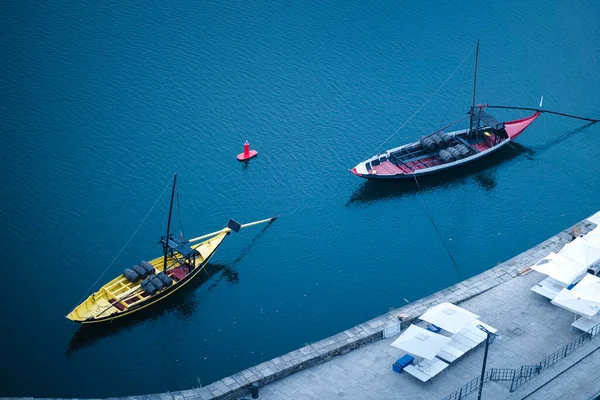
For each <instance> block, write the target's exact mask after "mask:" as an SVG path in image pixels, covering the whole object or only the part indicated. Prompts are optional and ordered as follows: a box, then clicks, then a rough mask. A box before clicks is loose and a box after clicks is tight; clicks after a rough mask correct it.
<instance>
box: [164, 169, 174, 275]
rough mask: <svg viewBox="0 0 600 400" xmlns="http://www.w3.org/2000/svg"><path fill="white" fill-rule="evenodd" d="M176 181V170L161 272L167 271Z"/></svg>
mask: <svg viewBox="0 0 600 400" xmlns="http://www.w3.org/2000/svg"><path fill="white" fill-rule="evenodd" d="M176 183H177V172H175V174H174V175H173V189H172V190H171V205H170V206H169V221H168V222H167V236H165V242H164V243H163V251H164V253H165V258H164V263H163V272H167V250H168V249H169V234H170V231H171V214H172V213H173V198H174V197H175V184H176Z"/></svg>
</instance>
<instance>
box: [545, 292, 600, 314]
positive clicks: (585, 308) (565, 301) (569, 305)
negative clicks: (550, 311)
mask: <svg viewBox="0 0 600 400" xmlns="http://www.w3.org/2000/svg"><path fill="white" fill-rule="evenodd" d="M552 304H554V305H557V306H559V307H561V308H564V309H565V310H569V311H571V312H574V313H575V314H579V315H585V316H586V317H589V318H592V317H594V316H595V315H596V314H597V313H598V310H600V303H599V302H595V301H590V300H586V299H583V298H581V297H580V296H578V295H577V293H576V292H574V291H573V290H567V289H563V290H561V291H560V292H559V293H558V294H557V295H556V297H554V299H552Z"/></svg>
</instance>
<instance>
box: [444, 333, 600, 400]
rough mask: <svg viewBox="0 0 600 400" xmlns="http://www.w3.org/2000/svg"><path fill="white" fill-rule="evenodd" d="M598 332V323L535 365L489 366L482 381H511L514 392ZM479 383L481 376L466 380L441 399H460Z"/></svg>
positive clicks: (476, 388)
mask: <svg viewBox="0 0 600 400" xmlns="http://www.w3.org/2000/svg"><path fill="white" fill-rule="evenodd" d="M598 333H600V324H598V325H596V326H594V327H593V328H591V329H590V330H589V331H587V332H585V333H584V334H582V335H581V336H579V337H578V338H577V339H575V340H573V341H571V342H570V343H569V344H567V345H565V346H563V347H561V348H560V349H558V350H556V351H555V352H554V353H552V354H550V355H549V356H548V357H546V358H544V359H543V360H542V361H540V362H539V363H537V364H535V365H522V366H521V367H519V368H515V369H508V368H490V369H489V370H487V371H486V372H485V375H484V376H483V383H484V384H485V382H488V381H494V382H497V381H511V384H510V391H511V392H514V391H515V390H517V388H519V387H520V386H521V385H523V384H524V383H525V382H527V381H528V380H529V379H531V378H532V377H533V376H536V375H538V374H540V373H541V372H542V371H543V370H545V369H546V368H549V367H551V366H552V365H554V364H555V363H556V362H557V361H559V360H561V359H563V358H565V357H566V356H568V355H569V354H571V353H572V352H573V351H575V350H576V349H578V348H579V347H581V346H582V345H583V344H584V343H586V342H588V341H590V340H591V339H592V338H593V337H594V336H595V335H596V334H598ZM480 383H481V377H480V376H478V377H477V378H475V379H473V380H472V381H470V382H468V383H467V384H466V385H464V386H463V387H461V388H460V389H458V390H457V391H456V392H454V393H452V394H451V395H449V396H446V397H444V398H443V399H442V400H461V399H463V398H464V397H465V396H466V395H468V394H469V393H472V392H475V391H477V390H478V389H479V385H480Z"/></svg>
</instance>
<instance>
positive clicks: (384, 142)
mask: <svg viewBox="0 0 600 400" xmlns="http://www.w3.org/2000/svg"><path fill="white" fill-rule="evenodd" d="M472 53H473V52H471V53H469V54H468V55H467V56H466V57H465V59H464V60H462V61H461V63H460V64H458V67H456V68H455V69H454V71H452V73H451V74H450V76H449V77H448V78H446V80H445V81H444V83H442V85H441V86H440V87H438V88H437V90H436V91H435V92H434V93H433V94H432V95H431V96H430V97H429V98H428V99H427V101H426V102H425V103H423V104H422V105H421V107H419V108H418V109H417V111H415V112H414V113H413V115H411V116H410V118H409V119H407V120H406V121H405V122H404V123H403V124H402V125H400V127H399V128H398V129H396V130H395V131H394V133H392V134H391V135H390V136H389V137H388V138H387V139H385V140H384V141H383V142H382V143H381V144H380V145H379V146H377V148H376V149H375V150H373V151H372V152H371V154H375V153H376V152H377V150H379V149H381V147H382V146H383V145H384V144H386V143H387V142H388V141H389V140H390V139H391V138H393V137H394V135H396V133H398V132H399V131H400V129H402V128H404V126H405V125H406V124H408V123H409V122H410V120H411V119H413V118H414V116H415V115H417V114H418V113H419V111H421V110H422V109H423V107H425V106H426V105H427V104H428V103H429V102H430V101H431V99H433V98H434V97H435V95H436V94H438V92H439V91H440V90H441V89H442V88H443V87H444V85H446V83H448V81H449V80H450V78H452V77H453V76H454V74H455V73H456V71H458V69H459V68H460V67H461V66H462V65H463V64H464V63H465V61H467V59H469V57H471V55H472Z"/></svg>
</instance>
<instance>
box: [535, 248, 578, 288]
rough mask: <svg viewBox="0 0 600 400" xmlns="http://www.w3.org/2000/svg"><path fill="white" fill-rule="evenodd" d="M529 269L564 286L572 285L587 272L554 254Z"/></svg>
mask: <svg viewBox="0 0 600 400" xmlns="http://www.w3.org/2000/svg"><path fill="white" fill-rule="evenodd" d="M531 268H532V269H534V270H536V271H538V272H541V273H542V274H545V275H548V276H549V277H551V278H554V279H556V280H557V281H560V282H562V283H564V284H566V285H570V284H571V283H573V282H574V281H575V280H576V279H577V278H578V277H580V276H581V275H582V274H584V273H585V272H586V270H587V268H586V267H585V266H584V265H581V264H579V263H578V262H575V261H573V260H571V259H570V258H566V257H563V256H560V255H558V254H556V253H554V252H552V253H550V254H548V255H547V256H546V257H544V258H542V259H541V260H540V261H538V262H537V263H535V264H534V265H532V266H531Z"/></svg>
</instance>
